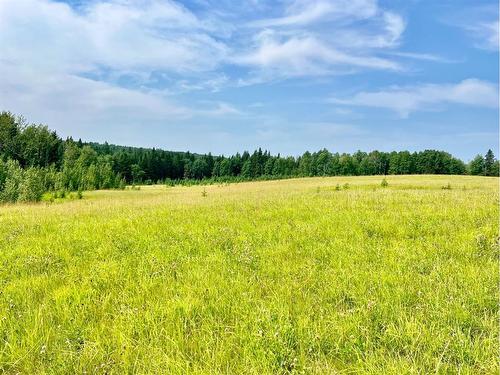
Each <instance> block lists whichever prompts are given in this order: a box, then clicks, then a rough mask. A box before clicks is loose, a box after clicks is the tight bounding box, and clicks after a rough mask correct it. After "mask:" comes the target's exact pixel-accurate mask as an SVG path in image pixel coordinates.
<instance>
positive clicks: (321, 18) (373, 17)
mask: <svg viewBox="0 0 500 375" xmlns="http://www.w3.org/2000/svg"><path fill="white" fill-rule="evenodd" d="M283 13H284V14H283V15H281V16H279V17H274V18H267V19H260V20H257V21H252V22H250V23H249V24H247V26H249V27H250V28H257V29H261V31H260V32H257V33H254V34H255V36H254V37H253V39H252V40H250V41H249V43H247V45H245V48H242V49H241V50H239V51H238V52H237V54H236V55H235V56H234V57H233V58H232V60H231V61H232V62H234V63H236V64H241V65H245V66H253V67H255V68H256V69H260V73H259V74H258V77H257V78H255V77H253V78H250V79H246V80H245V79H244V80H243V81H245V82H261V81H266V80H272V79H276V78H286V77H289V76H291V77H297V76H310V75H324V74H338V73H345V72H349V73H351V72H352V71H353V70H354V71H356V70H360V69H361V68H362V69H384V70H400V69H401V66H400V65H399V64H398V63H397V62H395V61H391V60H390V59H389V58H381V57H378V56H377V52H378V51H379V50H384V49H390V48H393V47H395V46H397V45H398V43H399V41H400V38H401V35H402V33H403V32H404V30H405V26H406V25H405V22H404V20H403V18H402V17H401V16H399V15H398V14H396V13H393V12H390V11H386V10H384V9H381V8H380V7H379V6H378V5H377V2H376V1H375V0H349V1H348V0H295V1H292V2H290V3H289V5H288V6H287V7H286V8H285V9H284V12H283ZM262 28H264V29H263V30H262ZM248 44H249V45H250V48H248Z"/></svg>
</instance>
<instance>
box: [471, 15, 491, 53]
mask: <svg viewBox="0 0 500 375" xmlns="http://www.w3.org/2000/svg"><path fill="white" fill-rule="evenodd" d="M498 25H499V22H498V20H496V21H492V22H479V23H477V24H475V25H468V26H466V27H465V28H466V30H468V31H469V32H470V33H471V34H472V35H473V36H474V37H475V38H476V46H478V47H479V48H486V49H490V50H494V51H498V47H499V46H498V43H499V40H498V33H499V26H498Z"/></svg>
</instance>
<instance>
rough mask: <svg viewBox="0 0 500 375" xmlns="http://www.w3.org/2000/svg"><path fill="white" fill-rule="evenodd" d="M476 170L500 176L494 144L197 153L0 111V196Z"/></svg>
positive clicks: (13, 197)
mask: <svg viewBox="0 0 500 375" xmlns="http://www.w3.org/2000/svg"><path fill="white" fill-rule="evenodd" d="M388 174H471V175H483V176H498V175H499V161H498V160H496V159H495V156H494V154H493V152H492V151H491V150H488V152H487V153H486V154H485V156H481V155H477V156H476V157H475V158H474V159H473V160H472V161H471V162H470V163H468V164H465V163H464V162H463V161H462V160H460V159H457V158H455V157H453V156H452V155H450V154H449V153H447V152H444V151H436V150H425V151H421V152H409V151H400V152H395V151H394V152H380V151H372V152H369V153H366V152H362V151H357V152H355V153H354V154H347V153H342V154H339V153H331V152H330V151H328V150H326V149H323V150H320V151H318V152H314V153H310V152H305V153H304V154H303V155H302V156H299V157H292V156H287V157H284V156H281V155H279V154H278V155H271V153H270V152H269V151H262V150H261V149H258V150H256V151H254V152H253V153H252V154H250V153H249V152H247V151H245V152H243V153H242V154H239V153H237V154H236V155H233V156H229V157H226V156H213V155H211V154H206V155H200V154H194V153H190V152H173V151H164V150H159V149H154V148H152V149H150V148H137V147H125V146H116V145H110V144H108V143H104V144H99V143H89V142H82V141H81V140H78V141H74V140H73V139H72V138H67V139H66V140H63V139H61V138H60V137H59V136H58V135H57V134H56V132H55V131H51V130H50V129H49V128H48V127H47V126H45V125H35V124H28V123H27V122H26V120H24V118H22V117H17V116H15V115H13V114H12V113H10V112H1V113H0V202H23V201H27V202H28V201H39V200H40V199H41V198H42V195H43V194H44V193H45V192H51V191H52V192H70V191H75V192H76V191H78V192H81V191H83V190H96V189H123V188H125V186H126V185H130V184H154V183H163V184H167V185H175V184H195V183H200V182H203V183H210V182H238V181H249V180H264V179H279V178H289V177H305V176H358V175H388Z"/></svg>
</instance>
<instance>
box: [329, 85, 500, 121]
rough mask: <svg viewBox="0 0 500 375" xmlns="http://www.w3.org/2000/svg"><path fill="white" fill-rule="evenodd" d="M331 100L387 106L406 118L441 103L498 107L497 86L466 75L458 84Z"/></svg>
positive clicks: (374, 92) (409, 88)
mask: <svg viewBox="0 0 500 375" xmlns="http://www.w3.org/2000/svg"><path fill="white" fill-rule="evenodd" d="M330 102H331V103H333V104H340V105H347V106H362V107H373V108H383V109H388V110H392V111H395V112H396V113H398V114H399V115H400V116H401V117H403V118H406V117H408V116H409V115H410V113H412V112H417V111H426V110H432V109H435V108H436V106H437V105H442V104H462V105H468V106H475V107H485V108H498V86H497V85H495V84H492V83H490V82H485V81H481V80H478V79H466V80H463V81H461V82H459V83H457V84H423V85H419V86H410V87H392V88H389V89H387V90H382V91H373V92H360V93H358V94H356V95H354V96H353V97H351V98H347V99H340V98H331V99H330Z"/></svg>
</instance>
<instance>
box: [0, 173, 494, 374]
mask: <svg viewBox="0 0 500 375" xmlns="http://www.w3.org/2000/svg"><path fill="white" fill-rule="evenodd" d="M386 180H387V183H388V184H387V186H385V187H384V186H382V184H381V182H382V177H381V176H372V177H328V178H319V177H318V178H303V179H290V180H281V181H264V182H249V183H240V184H230V185H228V184H223V185H211V186H192V187H181V186H179V187H166V186H142V187H141V189H140V190H130V189H129V190H124V191H112V190H109V191H94V192H84V193H83V199H81V200H78V199H75V200H56V201H54V202H42V203H38V204H13V205H3V206H0V373H6V374H11V373H12V374H18V373H19V374H84V373H86V374H100V373H102V374H104V373H107V374H127V373H129V374H132V373H134V374H135V373H138V374H186V373H194V374H219V373H227V374H279V373H305V374H352V373H372V374H382V373H383V374H412V373H415V374H416V373H426V374H427V373H442V374H449V373H461V374H493V373H498V371H499V365H498V340H499V334H498V313H499V311H498V285H499V268H498V254H499V252H498V217H499V208H498V198H499V191H498V182H499V180H498V178H494V177H476V176H474V177H472V176H388V177H386Z"/></svg>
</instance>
